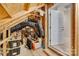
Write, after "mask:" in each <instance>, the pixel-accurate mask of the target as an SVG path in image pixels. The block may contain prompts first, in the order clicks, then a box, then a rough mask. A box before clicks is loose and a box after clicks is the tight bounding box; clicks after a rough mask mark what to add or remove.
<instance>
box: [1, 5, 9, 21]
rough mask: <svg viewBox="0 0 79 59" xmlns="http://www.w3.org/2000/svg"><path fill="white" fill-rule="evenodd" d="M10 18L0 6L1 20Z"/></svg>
mask: <svg viewBox="0 0 79 59" xmlns="http://www.w3.org/2000/svg"><path fill="white" fill-rule="evenodd" d="M8 17H10V16H9V14H8V13H7V11H6V10H5V9H4V8H3V7H2V5H1V4H0V20H2V19H4V18H8Z"/></svg>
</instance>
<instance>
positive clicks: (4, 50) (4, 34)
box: [3, 30, 7, 56]
mask: <svg viewBox="0 0 79 59" xmlns="http://www.w3.org/2000/svg"><path fill="white" fill-rule="evenodd" d="M5 38H6V30H4V32H3V40H4V39H5ZM6 48H7V44H6V41H5V42H4V43H3V56H6V55H7V51H6Z"/></svg>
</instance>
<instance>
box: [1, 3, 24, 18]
mask: <svg viewBox="0 0 79 59" xmlns="http://www.w3.org/2000/svg"><path fill="white" fill-rule="evenodd" d="M1 5H2V6H3V7H4V8H5V10H6V11H7V13H8V14H9V15H10V16H11V17H13V15H14V14H16V13H17V12H20V11H21V10H23V7H24V4H23V3H18V4H17V3H14V4H13V3H2V4H1Z"/></svg>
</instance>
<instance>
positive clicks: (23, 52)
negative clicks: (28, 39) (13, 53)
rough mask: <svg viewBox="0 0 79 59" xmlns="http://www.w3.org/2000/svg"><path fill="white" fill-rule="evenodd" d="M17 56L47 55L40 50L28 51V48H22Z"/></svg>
mask: <svg viewBox="0 0 79 59" xmlns="http://www.w3.org/2000/svg"><path fill="white" fill-rule="evenodd" d="M18 56H47V55H46V54H45V53H44V52H43V50H42V49H41V48H40V49H36V50H29V49H28V48H25V47H24V46H22V47H21V50H20V54H19V55H18Z"/></svg>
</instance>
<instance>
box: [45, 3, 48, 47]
mask: <svg viewBox="0 0 79 59" xmlns="http://www.w3.org/2000/svg"><path fill="white" fill-rule="evenodd" d="M47 29H48V28H47V4H46V5H45V48H47V39H48V35H47V33H48V32H47Z"/></svg>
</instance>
